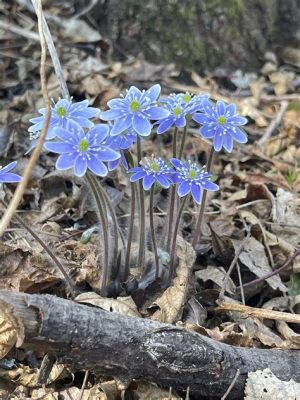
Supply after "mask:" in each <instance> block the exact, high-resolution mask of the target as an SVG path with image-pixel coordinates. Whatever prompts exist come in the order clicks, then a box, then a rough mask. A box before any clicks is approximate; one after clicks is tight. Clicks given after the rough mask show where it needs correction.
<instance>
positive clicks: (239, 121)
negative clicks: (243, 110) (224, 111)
mask: <svg viewBox="0 0 300 400" xmlns="http://www.w3.org/2000/svg"><path fill="white" fill-rule="evenodd" d="M247 122H248V120H247V118H244V117H241V116H239V115H236V116H234V117H229V118H228V119H227V123H228V124H232V125H245V124H247Z"/></svg>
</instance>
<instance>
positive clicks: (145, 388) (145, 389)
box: [135, 381, 181, 400]
mask: <svg viewBox="0 0 300 400" xmlns="http://www.w3.org/2000/svg"><path fill="white" fill-rule="evenodd" d="M135 392H136V394H137V395H138V398H139V400H164V399H170V400H176V399H179V400H180V399H181V397H179V396H177V395H176V394H175V393H174V391H172V397H170V396H169V394H170V393H169V390H164V389H161V388H159V387H157V386H156V385H155V384H154V383H150V382H144V381H139V382H138V387H137V389H136V390H135Z"/></svg>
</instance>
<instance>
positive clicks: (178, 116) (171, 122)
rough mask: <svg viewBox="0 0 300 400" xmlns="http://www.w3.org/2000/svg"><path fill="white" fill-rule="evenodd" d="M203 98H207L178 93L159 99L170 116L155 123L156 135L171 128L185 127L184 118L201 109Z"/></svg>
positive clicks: (185, 121)
mask: <svg viewBox="0 0 300 400" xmlns="http://www.w3.org/2000/svg"><path fill="white" fill-rule="evenodd" d="M204 98H207V96H206V95H197V96H193V95H191V94H189V93H179V94H171V95H170V96H168V97H167V98H162V99H160V102H161V103H162V104H163V105H164V107H165V108H166V109H167V110H168V111H169V112H170V115H169V116H168V117H166V118H164V119H162V120H160V121H159V122H157V123H156V124H157V125H158V128H157V133H158V134H161V133H164V132H166V131H167V130H168V129H170V128H171V127H172V126H176V127H177V128H183V127H184V126H186V124H187V120H186V117H187V116H190V115H191V114H193V113H194V112H196V111H201V110H202V109H203V106H202V101H203V99H204Z"/></svg>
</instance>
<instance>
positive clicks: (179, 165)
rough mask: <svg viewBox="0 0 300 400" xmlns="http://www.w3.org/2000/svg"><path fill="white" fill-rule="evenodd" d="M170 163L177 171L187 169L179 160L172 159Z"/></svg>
mask: <svg viewBox="0 0 300 400" xmlns="http://www.w3.org/2000/svg"><path fill="white" fill-rule="evenodd" d="M170 162H171V164H172V165H174V167H175V168H177V169H181V168H186V166H185V164H184V163H183V162H182V161H180V160H178V159H177V158H171V159H170Z"/></svg>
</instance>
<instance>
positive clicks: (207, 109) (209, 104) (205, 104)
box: [202, 98, 215, 116]
mask: <svg viewBox="0 0 300 400" xmlns="http://www.w3.org/2000/svg"><path fill="white" fill-rule="evenodd" d="M202 105H203V109H204V111H205V112H206V113H207V114H209V115H210V116H214V115H215V111H214V107H213V104H212V102H211V101H210V100H208V99H207V98H205V99H204V100H203V102H202Z"/></svg>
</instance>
